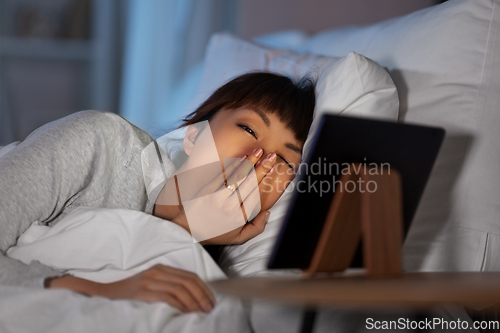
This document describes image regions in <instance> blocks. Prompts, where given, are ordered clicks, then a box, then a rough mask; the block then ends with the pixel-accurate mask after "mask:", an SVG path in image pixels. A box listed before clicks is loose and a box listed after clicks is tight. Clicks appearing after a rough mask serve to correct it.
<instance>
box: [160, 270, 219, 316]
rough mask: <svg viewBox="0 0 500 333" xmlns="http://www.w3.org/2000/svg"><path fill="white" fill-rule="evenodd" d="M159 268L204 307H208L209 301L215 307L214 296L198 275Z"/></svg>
mask: <svg viewBox="0 0 500 333" xmlns="http://www.w3.org/2000/svg"><path fill="white" fill-rule="evenodd" d="M158 266H159V267H158V268H159V269H161V270H162V271H163V272H164V273H165V274H168V279H169V281H172V282H175V283H180V284H182V285H184V286H185V287H186V288H187V289H188V290H189V291H190V292H191V293H192V294H193V296H194V297H195V298H196V299H197V300H198V301H199V303H200V304H201V305H202V306H203V307H206V306H207V301H208V305H210V306H211V307H214V306H215V297H214V295H213V294H212V292H211V290H210V289H209V288H208V286H207V285H206V284H205V282H203V281H202V280H201V279H200V277H199V276H198V275H196V274H194V273H191V272H188V271H185V270H182V269H178V268H174V267H169V266H164V265H158ZM165 278H167V277H165Z"/></svg>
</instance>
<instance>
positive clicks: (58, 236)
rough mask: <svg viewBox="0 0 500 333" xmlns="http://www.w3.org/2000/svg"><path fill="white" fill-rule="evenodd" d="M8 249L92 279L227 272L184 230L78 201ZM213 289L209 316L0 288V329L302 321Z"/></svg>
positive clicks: (279, 308) (245, 327)
mask: <svg viewBox="0 0 500 333" xmlns="http://www.w3.org/2000/svg"><path fill="white" fill-rule="evenodd" d="M7 254H8V255H9V256H11V257H13V258H16V259H18V260H21V261H23V262H29V261H31V260H38V261H40V262H41V263H43V264H46V265H49V266H51V267H53V268H56V269H59V270H62V271H65V272H67V273H70V274H72V275H75V276H78V277H82V278H85V279H89V280H92V281H97V282H112V281H116V280H120V279H123V278H126V277H128V276H131V275H133V274H135V273H136V272H139V271H142V270H144V269H146V268H148V267H151V266H153V265H154V264H157V263H161V264H164V265H170V266H174V267H177V268H182V269H186V270H189V271H192V272H194V273H196V274H198V275H199V276H200V278H201V279H202V280H204V281H210V280H213V279H223V278H226V275H225V273H224V272H223V271H222V270H221V269H220V268H219V266H218V265H217V264H216V263H215V262H214V261H213V259H212V258H211V257H210V255H209V254H208V253H207V252H206V251H205V250H204V249H203V247H202V246H201V245H200V244H199V243H194V242H193V240H192V238H191V236H190V235H189V233H187V232H186V231H185V230H184V229H182V228H181V227H179V226H178V225H176V224H174V223H171V222H169V221H165V220H162V219H159V218H156V217H154V216H152V215H149V214H145V213H142V212H137V211H130V210H125V209H104V208H89V207H79V208H76V209H74V210H73V211H71V212H70V213H69V214H67V215H66V216H65V218H64V219H62V220H61V221H60V222H59V223H57V224H56V225H55V226H52V227H47V226H43V225H40V224H38V223H36V222H35V223H33V225H32V226H31V227H30V228H28V230H26V232H25V233H23V234H22V235H21V237H20V238H19V239H18V242H17V244H16V246H14V247H12V248H10V249H9V250H8V252H7ZM215 295H216V299H217V306H216V307H215V308H214V310H213V311H212V312H211V313H210V314H204V313H190V314H183V313H181V312H179V311H178V310H177V309H175V308H173V307H171V306H170V305H168V304H165V303H153V304H148V303H144V302H140V301H128V300H109V299H106V298H102V297H86V296H84V295H80V294H77V293H74V292H71V291H69V290H44V289H30V288H21V287H12V286H10V287H9V286H0V331H1V332H54V333H57V332H141V333H150V332H151V333H156V332H176V333H177V332H181V333H191V332H192V333H197V332H204V333H211V332H214V333H224V332H242V333H245V332H256V333H268V332H269V333H281V332H283V333H288V332H294V331H298V329H299V327H300V324H301V319H302V313H303V308H301V307H296V306H286V305H283V304H272V303H268V302H263V301H259V300H254V301H250V302H248V301H245V302H243V301H241V300H239V299H235V298H231V297H227V296H224V295H221V294H217V293H216V294H215ZM414 315H415V313H414V312H413V311H411V310H410V309H397V310H394V309H388V310H383V311H382V310H377V311H360V310H356V309H352V308H351V309H345V308H344V309H341V308H331V309H324V310H322V311H320V312H319V314H318V319H317V323H316V326H315V332H316V333H323V332H325V333H326V332H367V331H370V329H368V328H367V327H366V320H367V319H368V318H374V320H386V321H388V320H398V319H399V318H408V319H415V316H414ZM431 315H433V316H439V317H441V318H447V319H448V320H453V319H456V318H462V319H463V320H467V316H466V315H465V314H464V313H463V311H461V310H460V309H451V310H450V309H448V308H446V309H445V308H440V309H435V310H434V311H433V313H431ZM464 318H465V319H464ZM398 331H400V332H404V331H405V330H398Z"/></svg>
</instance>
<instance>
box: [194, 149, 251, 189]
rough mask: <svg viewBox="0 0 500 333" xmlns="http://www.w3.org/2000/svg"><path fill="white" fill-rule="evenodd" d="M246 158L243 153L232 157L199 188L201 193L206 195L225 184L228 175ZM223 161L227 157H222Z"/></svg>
mask: <svg viewBox="0 0 500 333" xmlns="http://www.w3.org/2000/svg"><path fill="white" fill-rule="evenodd" d="M246 158H247V155H244V156H242V157H240V158H235V159H233V160H232V161H231V162H230V163H228V164H227V165H224V166H223V168H224V169H223V170H221V172H219V173H218V174H217V176H215V177H214V178H213V179H212V180H211V181H210V182H209V183H208V184H206V185H205V186H203V187H202V188H201V189H200V194H201V195H207V194H210V193H214V192H215V191H217V190H219V189H220V188H221V187H222V186H225V184H226V179H227V177H228V175H230V174H232V173H233V172H234V171H235V170H236V169H237V168H238V167H239V166H240V165H241V164H242V162H244V161H245V160H246ZM224 160H225V161H227V160H229V159H224Z"/></svg>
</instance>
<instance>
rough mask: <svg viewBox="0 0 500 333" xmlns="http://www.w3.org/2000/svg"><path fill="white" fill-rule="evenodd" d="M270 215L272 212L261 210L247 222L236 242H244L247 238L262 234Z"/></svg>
mask: <svg viewBox="0 0 500 333" xmlns="http://www.w3.org/2000/svg"><path fill="white" fill-rule="evenodd" d="M270 215H271V212H269V211H264V212H261V213H260V214H259V215H257V216H256V217H255V218H254V219H253V220H252V221H250V222H249V223H247V224H245V225H244V226H243V228H242V229H241V232H240V234H239V235H238V236H237V237H236V238H235V244H243V243H244V242H246V241H247V240H249V239H252V238H254V237H255V236H257V235H260V234H261V233H262V232H263V231H264V229H265V227H266V224H267V221H269V216H270Z"/></svg>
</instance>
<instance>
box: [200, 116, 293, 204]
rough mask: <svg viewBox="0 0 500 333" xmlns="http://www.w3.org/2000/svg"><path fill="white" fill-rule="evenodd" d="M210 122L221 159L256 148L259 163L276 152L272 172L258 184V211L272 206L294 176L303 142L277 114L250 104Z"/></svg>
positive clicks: (246, 152) (247, 153)
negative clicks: (298, 139) (261, 151)
mask: <svg viewBox="0 0 500 333" xmlns="http://www.w3.org/2000/svg"><path fill="white" fill-rule="evenodd" d="M209 122H210V129H211V131H212V135H213V137H214V141H215V145H216V147H217V152H218V154H219V158H221V159H223V158H239V157H241V156H244V155H248V156H250V155H251V154H252V153H253V152H254V150H255V149H257V148H261V149H262V150H263V154H262V157H261V158H260V161H262V162H264V160H265V159H266V157H267V155H268V154H269V153H273V152H274V153H275V154H276V155H277V157H276V162H275V165H276V166H275V169H274V171H273V173H272V174H271V175H270V176H266V177H265V178H264V179H263V181H262V182H261V183H260V184H259V191H260V198H261V211H264V210H268V209H269V208H271V206H272V205H273V204H274V203H275V202H276V201H277V200H278V198H279V197H280V196H281V194H282V193H283V192H284V190H285V188H286V186H287V185H288V184H289V182H290V181H291V180H292V179H293V177H294V175H295V170H297V168H298V166H299V163H300V159H301V154H302V145H303V143H302V142H299V141H297V139H296V138H295V135H294V134H293V132H292V131H291V130H290V129H287V128H286V127H285V124H284V123H282V122H281V121H280V119H279V117H278V116H276V115H274V114H271V113H267V112H263V111H262V110H256V109H254V108H251V107H241V108H238V109H223V110H220V111H219V112H217V113H216V114H215V116H213V117H212V119H210V121H209Z"/></svg>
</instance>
